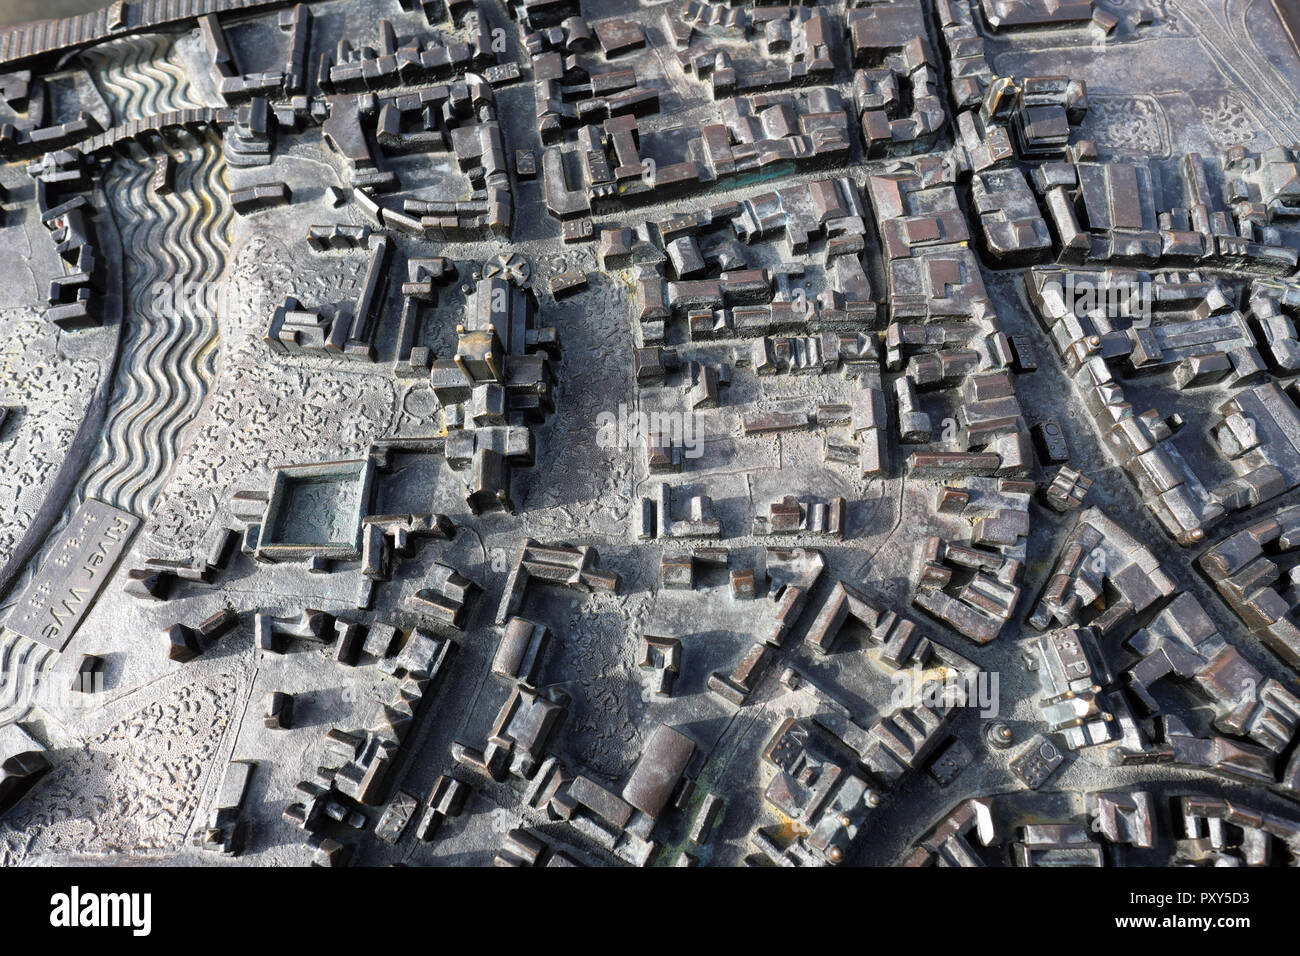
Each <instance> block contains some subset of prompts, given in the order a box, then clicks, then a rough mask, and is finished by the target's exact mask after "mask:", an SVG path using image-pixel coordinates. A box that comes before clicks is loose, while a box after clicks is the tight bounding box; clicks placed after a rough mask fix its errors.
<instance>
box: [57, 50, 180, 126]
mask: <svg viewBox="0 0 1300 956" xmlns="http://www.w3.org/2000/svg"><path fill="white" fill-rule="evenodd" d="M82 56H83V57H84V58H85V60H86V63H87V65H88V66H89V68H90V70H91V73H92V75H93V76H94V77H95V79H96V82H97V84H98V86H99V91H100V92H101V93H102V94H103V96H104V99H105V100H106V101H107V102H108V105H109V107H110V108H111V109H112V111H113V123H114V124H115V125H116V124H120V123H125V122H129V121H130V120H135V119H144V118H146V117H149V116H154V115H156V114H158V113H166V112H168V111H169V110H181V109H192V108H195V107H200V106H203V105H205V104H203V103H200V102H198V100H197V99H196V97H195V95H194V92H193V90H192V89H191V88H190V81H189V77H188V76H186V74H185V69H184V67H182V66H181V64H180V63H179V62H177V61H175V60H173V59H172V56H173V51H172V42H171V39H170V38H169V37H165V36H157V35H154V36H140V37H130V38H127V39H123V40H117V41H115V42H113V43H104V44H100V45H99V46H96V47H92V48H91V49H89V50H87V51H85V53H83V54H82Z"/></svg>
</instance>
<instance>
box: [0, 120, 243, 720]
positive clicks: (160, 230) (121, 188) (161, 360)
mask: <svg viewBox="0 0 1300 956" xmlns="http://www.w3.org/2000/svg"><path fill="white" fill-rule="evenodd" d="M173 158H174V159H175V160H176V161H177V162H178V164H179V165H178V169H177V171H176V182H175V190H174V192H173V193H172V194H170V195H167V196H158V195H156V194H155V193H154V192H153V191H152V190H151V189H150V188H149V182H150V178H151V176H152V173H153V162H152V160H149V159H145V160H144V161H131V160H126V159H119V160H118V161H116V162H114V163H113V164H112V166H111V167H110V169H109V171H108V174H107V177H106V181H105V184H104V185H105V189H104V191H105V193H106V195H107V196H108V197H109V201H110V202H111V203H112V205H113V207H114V208H113V213H114V219H115V220H116V221H117V222H118V223H119V224H121V235H122V250H123V253H124V256H125V273H126V274H125V284H124V290H123V294H124V305H125V309H124V316H125V318H124V329H123V333H122V342H121V346H120V350H119V357H118V363H117V368H116V370H115V381H114V384H113V391H112V394H111V395H110V397H109V404H108V411H107V413H106V415H105V423H104V431H103V439H102V441H101V442H100V448H99V452H98V454H97V455H96V457H95V458H94V460H93V461H92V462H91V463H90V465H89V466H88V467H87V469H86V470H85V472H84V473H83V477H82V480H81V482H80V483H79V485H78V488H77V491H76V493H75V494H74V495H73V496H72V499H71V500H70V501H69V502H68V507H67V508H66V509H65V511H64V514H63V516H62V518H61V520H60V521H59V523H58V526H57V527H55V528H54V529H52V531H51V533H50V535H49V536H48V538H47V541H46V547H45V549H44V550H43V551H42V553H41V555H40V556H38V557H37V558H35V559H34V560H33V561H31V562H30V563H29V564H28V566H27V568H26V570H25V571H24V573H23V575H22V576H21V578H20V579H19V580H18V581H16V582H15V583H14V586H13V587H12V588H11V589H10V591H9V594H8V595H7V596H6V597H5V603H4V607H3V608H0V613H3V612H7V611H8V610H9V608H10V607H12V605H13V604H14V603H15V602H16V601H17V600H18V598H19V597H20V596H21V595H22V593H23V591H24V590H25V589H26V587H27V585H28V583H30V581H31V580H32V578H33V577H34V576H35V573H36V570H37V569H38V568H39V567H40V565H41V563H42V561H43V560H44V557H45V554H46V553H47V552H48V549H49V547H50V546H51V544H52V543H53V542H54V541H55V540H57V538H58V536H59V534H60V532H61V531H62V529H63V527H64V526H66V524H67V523H68V522H69V521H70V520H71V519H72V516H73V514H74V513H75V512H76V509H77V508H78V507H80V505H81V504H82V502H84V501H85V500H86V499H87V498H96V499H98V500H100V501H104V502H107V503H108V504H111V505H113V506H114V507H117V508H121V509H122V510H124V511H130V512H132V513H133V514H136V515H138V516H140V517H142V518H143V517H146V516H147V515H148V513H149V510H150V508H151V507H152V506H153V504H154V502H155V500H156V499H157V497H158V495H159V494H160V493H161V491H162V488H163V486H164V485H165V483H166V481H167V478H168V475H169V474H170V471H171V469H172V466H173V464H174V463H175V461H176V457H177V454H178V452H179V447H180V442H181V439H182V436H183V432H184V430H185V428H186V426H187V425H189V424H190V422H192V421H193V420H194V418H195V416H197V414H198V412H199V408H200V406H201V405H202V403H203V400H204V397H205V396H206V395H207V391H208V387H209V385H210V384H211V382H212V381H213V379H214V378H215V377H216V363H217V356H218V329H217V319H216V315H215V314H214V313H213V311H212V309H211V308H210V307H209V305H208V303H209V302H215V301H217V299H216V298H215V296H213V295H209V297H208V298H206V299H205V298H204V297H203V296H197V297H196V296H186V295H171V294H168V295H167V296H166V297H164V300H163V301H162V302H159V300H158V297H157V291H158V289H159V287H160V284H162V287H165V288H171V289H177V288H179V289H180V290H182V291H184V290H186V289H187V288H189V289H200V290H202V289H206V288H211V287H214V286H215V283H217V282H218V281H220V278H221V274H222V272H223V270H224V268H225V260H226V257H227V254H228V252H229V248H230V246H229V238H228V230H229V226H230V220H231V218H232V216H233V212H232V210H231V207H230V204H229V202H228V201H227V199H226V193H227V189H226V185H225V182H224V180H225V161H224V159H223V157H222V153H221V146H220V143H219V142H218V141H217V140H216V139H215V138H210V139H205V140H204V141H203V142H202V144H201V145H195V146H191V147H188V148H186V149H182V150H175V151H174V152H173ZM173 300H174V302H175V305H176V306H177V307H176V308H170V307H169V306H171V305H172V302H173ZM55 659H56V654H55V652H54V651H52V650H50V649H49V648H46V647H44V646H43V645H40V644H37V643H35V642H33V641H28V640H26V639H22V638H18V637H16V636H15V635H6V636H5V639H4V640H3V642H0V726H3V725H4V724H6V723H10V722H12V721H14V720H20V719H22V718H23V717H24V716H25V715H26V714H27V712H28V711H29V710H30V707H31V704H32V702H33V696H34V692H35V691H36V690H37V689H38V687H39V685H40V682H41V678H42V676H43V675H44V673H45V672H46V671H47V670H48V669H49V668H50V667H52V666H53V664H54V661H55Z"/></svg>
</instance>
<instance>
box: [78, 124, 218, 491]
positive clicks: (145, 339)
mask: <svg viewBox="0 0 1300 956" xmlns="http://www.w3.org/2000/svg"><path fill="white" fill-rule="evenodd" d="M185 152H186V155H185V157H184V159H183V161H182V165H181V166H180V168H179V169H178V171H177V182H176V189H175V191H174V192H173V193H171V194H170V195H167V196H158V195H156V194H154V193H153V192H152V191H146V192H145V195H144V201H145V204H146V205H145V209H146V210H147V212H146V213H145V215H143V216H142V217H141V218H142V224H141V228H140V230H139V231H138V233H137V234H136V235H134V236H132V237H131V238H130V239H128V241H127V243H126V246H125V253H126V297H127V314H128V316H129V317H130V319H129V322H128V328H127V331H126V338H125V340H124V341H123V343H122V350H121V356H120V358H119V360H118V372H117V381H116V383H115V387H114V393H113V396H112V398H111V399H110V401H109V413H108V417H107V422H106V427H105V440H104V442H103V443H102V444H101V446H100V451H99V454H98V456H97V457H96V459H95V461H94V463H93V464H92V465H91V467H90V470H89V472H88V474H87V477H86V480H85V481H84V482H83V484H82V492H81V496H82V497H83V498H84V497H91V498H97V499H99V500H100V501H104V502H107V503H108V504H111V505H113V506H114V507H117V508H121V509H122V510H123V511H130V512H132V513H133V514H136V515H139V516H140V517H145V516H147V515H148V513H149V510H150V508H151V507H152V506H153V504H154V502H155V500H156V499H157V497H158V495H159V493H160V492H161V491H162V486H163V485H164V484H165V482H166V480H167V476H168V475H169V473H170V472H171V468H172V465H173V464H174V463H175V461H176V456H177V453H178V451H179V445H180V440H181V433H182V432H183V431H184V429H185V427H186V426H187V425H188V424H189V423H190V422H191V421H193V420H194V417H195V416H196V415H197V414H198V411H199V407H200V406H201V405H202V403H203V399H204V397H205V396H206V395H207V391H208V386H209V384H210V383H211V382H212V380H213V378H214V377H215V375H216V362H217V353H218V349H217V317H216V315H215V312H214V310H213V304H214V303H216V302H218V301H219V299H218V297H217V296H216V294H215V291H214V290H215V289H216V288H217V283H218V282H219V281H220V279H221V274H222V272H223V271H224V269H225V261H226V256H227V254H228V252H229V248H230V247H229V243H228V240H227V236H226V232H227V228H228V226H229V223H230V218H231V215H232V213H231V209H230V206H229V203H227V202H226V201H225V200H224V193H225V186H224V184H223V183H222V179H223V178H224V173H225V162H224V160H223V159H222V155H221V147H220V145H219V143H217V142H216V141H215V140H211V139H210V140H205V141H204V143H203V145H202V146H201V147H196V148H193V149H190V150H187V151H185ZM128 195H129V193H128ZM128 201H129V200H128ZM128 208H129V207H128ZM123 211H124V212H126V211H127V210H123ZM160 292H162V293H163V294H162V295H160V294H159V293H160ZM191 293H193V294H191Z"/></svg>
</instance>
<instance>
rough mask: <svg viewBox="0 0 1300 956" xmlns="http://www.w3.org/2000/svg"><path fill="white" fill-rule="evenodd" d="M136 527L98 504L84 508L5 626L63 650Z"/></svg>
mask: <svg viewBox="0 0 1300 956" xmlns="http://www.w3.org/2000/svg"><path fill="white" fill-rule="evenodd" d="M139 525H140V519H139V518H137V517H136V516H135V515H133V514H128V513H127V512H125V511H119V510H118V509H117V508H114V507H112V506H111V505H106V504H104V503H103V502H102V501H95V500H93V499H91V500H88V501H86V502H85V503H84V504H82V506H81V507H80V508H78V509H77V513H76V514H75V515H73V517H72V521H71V522H69V524H68V526H67V527H66V528H64V529H63V533H62V534H61V535H60V536H59V540H58V543H57V544H55V546H54V550H53V551H51V552H50V555H49V557H48V558H46V559H45V563H44V564H42V565H41V569H40V571H38V572H37V574H36V577H35V578H33V579H32V582H31V584H29V585H28V586H27V590H26V591H24V592H23V596H22V599H21V600H19V602H18V604H17V606H16V607H15V608H14V610H13V613H12V614H11V615H10V616H9V620H8V621H6V622H5V626H6V627H7V628H9V630H11V631H13V632H14V633H16V634H22V635H23V636H24V637H29V638H31V639H32V640H34V641H40V642H41V643H42V644H45V645H47V646H49V647H52V648H54V649H55V650H56V651H61V650H63V647H64V645H65V644H67V643H68V641H69V640H70V639H71V638H72V635H73V632H75V631H76V629H77V625H79V624H80V623H81V619H82V618H83V617H85V615H86V612H87V611H89V610H90V607H91V605H92V604H94V603H95V598H96V597H98V596H99V592H100V591H101V590H103V588H104V585H105V584H106V583H107V581H108V577H109V575H110V574H112V572H113V567H114V566H115V565H116V564H117V562H118V559H119V558H121V557H122V552H123V551H125V550H126V546H127V544H128V543H129V542H130V540H131V536H132V535H133V534H134V533H135V529H136V528H137V527H139Z"/></svg>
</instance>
